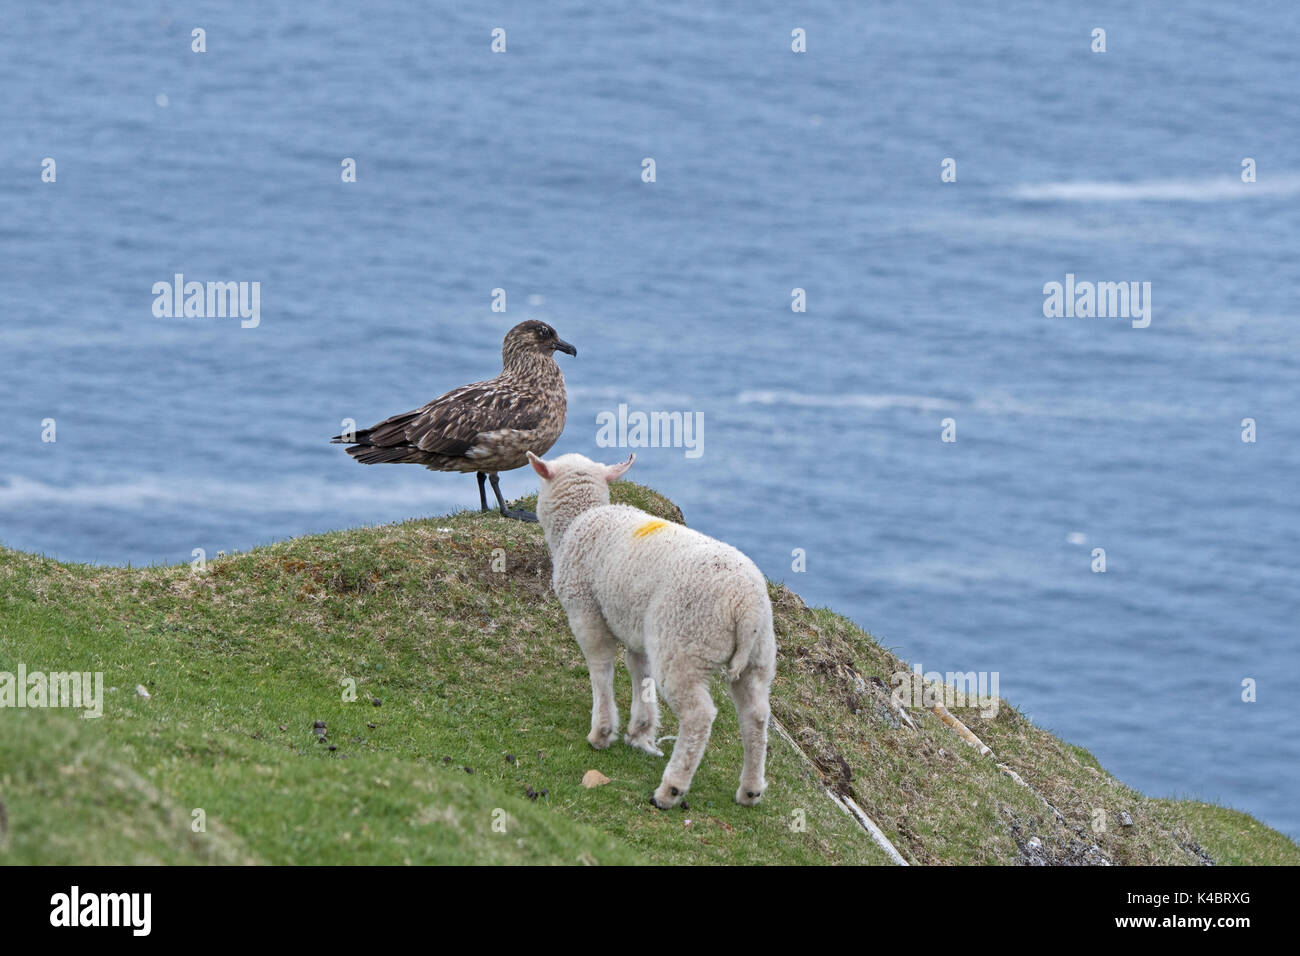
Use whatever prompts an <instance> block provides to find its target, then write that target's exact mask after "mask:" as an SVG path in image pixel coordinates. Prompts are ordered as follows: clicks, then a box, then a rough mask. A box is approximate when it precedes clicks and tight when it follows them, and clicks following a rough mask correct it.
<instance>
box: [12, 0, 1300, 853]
mask: <svg viewBox="0 0 1300 956" xmlns="http://www.w3.org/2000/svg"><path fill="white" fill-rule="evenodd" d="M971 6H972V5H965V4H955V3H954V4H939V5H937V6H936V5H934V4H909V3H886V4H869V5H868V4H864V5H847V4H840V3H832V2H822V0H815V2H811V3H805V4H800V5H798V7H797V9H795V10H794V11H792V12H783V11H781V10H774V9H768V10H763V11H756V10H754V9H752V7H751V5H746V4H740V3H728V4H715V5H710V8H708V9H706V8H704V6H703V5H699V4H688V3H676V2H671V3H665V4H657V5H653V6H652V7H636V8H631V7H630V8H627V9H622V8H620V9H614V8H608V7H605V6H603V5H597V4H591V3H580V2H567V3H566V2H557V3H552V4H545V5H536V4H524V3H485V4H477V5H465V6H455V5H442V4H438V5H421V6H418V8H417V5H412V4H398V3H379V2H372V3H365V4H351V3H339V2H322V3H317V4H312V5H310V6H302V5H297V7H296V8H283V7H273V6H271V5H263V4H258V5H252V4H250V5H247V8H246V9H243V10H229V9H227V8H226V5H209V4H202V3H200V4H192V5H182V4H169V3H143V4H136V5H112V6H110V5H101V4H92V3H89V2H87V3H47V4H22V5H17V6H15V7H14V8H12V9H10V10H8V11H7V13H6V30H5V31H4V32H3V34H0V89H3V91H4V96H3V97H0V118H2V120H3V122H2V124H0V130H3V135H0V276H3V290H4V298H5V305H6V311H7V315H6V320H5V321H4V322H3V323H0V352H2V354H3V356H4V361H3V373H0V413H3V416H4V420H5V422H6V425H7V430H8V439H7V441H6V442H5V443H4V444H3V446H0V541H2V542H3V543H4V544H5V545H7V546H9V547H13V548H21V549H27V550H32V551H40V552H44V553H47V554H51V555H55V556H58V557H60V558H64V559H70V560H79V561H102V562H131V563H133V564H149V563H157V562H167V563H174V562H180V561H187V560H189V558H190V555H191V552H192V550H193V549H194V548H197V547H202V548H204V549H206V551H207V552H208V553H209V554H213V553H215V552H216V551H217V550H220V549H246V548H249V547H252V546H254V545H257V544H260V543H264V542H268V541H272V540H276V539H280V538H284V537H287V536H291V535H297V534H303V533H306V532H312V531H321V530H326V529H333V528H340V527H348V526H355V525H361V524H375V523H380V522H386V521H393V520H399V519H402V518H406V517H410V516H415V515H428V514H436V513H441V512H445V511H448V510H451V509H455V508H460V507H469V506H474V505H475V504H476V503H477V495H476V492H475V488H474V482H473V479H472V478H470V477H465V476H458V475H435V474H431V473H429V472H427V471H424V470H422V469H419V468H415V467H402V466H394V467H376V468H370V469H364V468H362V467H360V466H358V465H356V464H355V463H353V462H352V461H350V460H348V459H347V458H346V456H345V455H344V454H343V452H342V450H341V449H340V448H338V447H337V446H331V445H329V444H327V443H326V442H325V439H326V438H327V437H328V436H330V435H332V434H335V433H337V432H338V431H339V430H340V427H341V422H342V421H343V419H345V418H349V417H350V418H354V419H355V420H356V422H357V423H358V424H360V425H366V424H369V423H371V422H373V421H377V420H379V419H381V418H383V417H386V416H387V415H390V414H393V413H395V412H399V411H403V410H405V409H407V408H410V407H414V406H416V405H418V404H421V403H423V402H425V401H427V400H428V399H430V398H433V397H434V396H436V395H438V394H440V393H441V392H442V391H444V390H446V389H448V388H450V387H452V386H455V385H459V384H461V383H463V382H467V381H471V380H474V379H479V378H486V377H490V376H491V375H493V374H495V372H496V370H497V368H498V363H499V350H500V339H501V336H502V334H503V333H504V331H505V330H506V329H507V328H508V327H509V326H510V325H512V324H514V323H515V322H518V321H522V320H523V319H525V318H541V319H544V320H546V321H548V322H551V323H552V324H554V326H555V327H556V329H557V330H558V331H559V333H560V334H561V335H562V336H563V337H564V338H566V339H568V340H569V341H571V342H573V343H575V344H576V345H577V347H578V349H579V356H578V358H576V359H569V358H568V357H567V356H559V359H560V361H561V364H562V365H563V367H564V369H565V373H566V375H567V377H568V382H569V388H570V407H569V413H570V414H569V426H568V429H567V431H566V434H565V435H564V437H563V438H562V439H561V440H560V443H559V444H558V445H557V447H556V451H557V452H565V451H577V452H582V453H585V454H588V455H591V456H592V457H598V458H604V459H606V460H613V459H614V458H615V457H616V456H617V457H618V458H622V457H625V455H626V451H624V450H621V449H608V448H601V447H598V446H597V444H596V434H597V427H596V416H597V415H598V414H599V413H601V412H602V411H612V410H615V409H617V407H618V405H619V404H620V403H625V404H627V405H628V407H629V409H632V410H645V411H653V410H663V411H674V410H676V411H685V412H692V413H693V412H702V413H703V416H704V421H705V429H704V434H703V438H704V443H703V454H702V455H701V456H700V457H698V458H688V457H687V456H686V454H685V451H684V449H681V448H658V449H655V448H651V449H639V450H638V461H637V465H636V467H635V470H634V472H633V475H632V477H635V478H637V479H638V480H640V481H643V482H646V483H648V484H651V485H653V486H655V487H656V488H659V489H660V490H662V491H664V492H665V493H667V494H668V495H670V496H671V497H672V498H673V499H674V500H675V501H677V502H678V503H679V504H680V505H681V506H682V508H683V510H684V512H685V514H686V516H687V519H688V520H689V521H690V523H691V524H692V525H693V526H695V527H697V528H700V529H701V530H703V531H705V532H707V533H709V534H713V535H715V536H718V537H721V538H723V539H725V540H727V541H729V542H732V543H734V544H736V545H737V546H739V547H741V548H742V549H743V550H745V551H746V552H747V553H749V554H750V555H751V556H752V557H753V558H754V559H755V560H756V561H757V562H758V564H759V565H760V566H761V567H762V568H763V570H764V571H765V572H766V573H767V574H768V575H769V576H771V577H774V578H777V579H784V580H786V581H787V583H789V584H790V585H791V586H792V587H793V588H794V589H795V590H797V591H799V592H800V593H802V594H803V595H804V597H805V598H806V599H807V600H809V601H810V602H812V603H818V604H828V605H830V606H832V607H834V608H835V609H837V610H839V611H841V612H844V613H847V614H849V615H850V616H851V617H853V618H854V619H855V620H856V621H858V622H859V623H860V624H862V625H863V626H864V627H866V628H868V629H869V630H870V631H872V632H873V633H874V634H875V635H876V636H877V638H878V639H880V640H881V641H882V642H883V643H885V644H887V645H889V646H891V647H893V648H895V649H896V650H897V651H898V652H899V653H900V654H901V655H902V656H903V657H904V658H906V659H908V660H911V661H917V662H921V663H922V664H923V665H924V666H925V668H926V669H927V670H939V671H950V670H952V671H968V670H977V671H979V670H985V671H996V672H998V674H999V676H1000V688H999V689H1000V691H1001V693H1002V694H1003V695H1004V696H1005V697H1007V698H1008V699H1010V700H1011V701H1012V702H1013V703H1015V704H1016V705H1018V706H1019V707H1021V708H1022V709H1024V710H1025V711H1026V712H1028V713H1029V714H1030V715H1031V716H1032V717H1033V718H1034V719H1035V720H1036V721H1037V722H1038V723H1040V724H1042V725H1044V726H1047V727H1049V728H1051V729H1053V730H1054V731H1056V732H1058V733H1060V734H1061V735H1062V736H1063V737H1065V738H1066V739H1067V740H1070V741H1072V742H1075V743H1078V744H1080V745H1082V746H1084V747H1087V748H1088V749H1090V750H1091V751H1093V752H1094V753H1095V754H1096V755H1097V756H1098V757H1099V758H1100V760H1101V761H1102V763H1103V764H1104V765H1105V766H1106V767H1107V768H1108V769H1109V770H1111V771H1112V772H1114V773H1116V774H1117V775H1118V776H1119V777H1121V778H1122V779H1123V780H1125V781H1126V782H1127V783H1129V784H1131V785H1133V786H1136V787H1138V788H1140V789H1142V790H1144V791H1145V792H1148V793H1151V794H1156V795H1169V796H1179V797H1198V798H1202V799H1208V800H1216V801H1222V802H1224V803H1227V804H1230V805H1232V806H1235V807H1238V808H1241V809H1243V810H1247V811H1249V812H1251V813H1253V814H1256V815H1258V816H1259V817H1260V818H1262V819H1263V820H1265V821H1267V822H1268V823H1270V824H1272V825H1273V826H1276V827H1278V828H1280V829H1282V830H1284V831H1286V832H1288V833H1290V834H1291V835H1292V836H1300V807H1298V806H1297V800H1296V797H1295V795H1296V793H1297V790H1300V743H1298V742H1297V736H1296V734H1295V733H1294V730H1293V729H1292V726H1293V717H1292V713H1291V708H1290V707H1289V706H1288V701H1289V698H1288V697H1287V696H1286V695H1287V693H1288V692H1290V691H1291V690H1293V689H1295V688H1296V687H1297V686H1300V651H1298V650H1297V646H1296V638H1297V632H1296V627H1297V619H1298V618H1300V583H1298V582H1297V574H1296V560H1295V555H1296V541H1297V537H1300V517H1298V516H1297V509H1296V507H1295V502H1294V494H1295V488H1296V474H1297V470H1298V466H1300V422H1298V421H1297V416H1296V408H1297V401H1298V400H1300V395H1297V371H1298V364H1300V363H1298V361H1297V354H1298V353H1297V345H1298V344H1300V329H1298V328H1297V324H1296V308H1295V304H1294V301H1295V279H1296V277H1297V266H1296V263H1297V260H1298V258H1300V216H1298V215H1297V213H1298V212H1300V136H1298V135H1297V132H1300V101H1298V100H1297V95H1296V94H1297V87H1296V77H1297V70H1296V66H1297V62H1296V60H1297V58H1296V53H1295V51H1296V50H1297V49H1300V8H1297V7H1296V6H1295V5H1294V4H1290V3H1260V4H1254V5H1252V6H1251V8H1250V11H1249V12H1248V13H1246V12H1243V11H1241V10H1240V9H1238V8H1235V7H1231V6H1224V5H1221V4H1214V3H1210V2H1204V0H1196V2H1183V3H1177V4H1172V3H1171V4H1150V5H1145V4H1144V5H1137V6H1138V8H1137V9H1133V8H1132V7H1133V6H1134V5H1129V4H1089V5H1088V7H1087V9H1086V11H1085V10H1084V9H1083V8H1082V5H1079V9H1073V10H1072V9H1070V8H1069V7H1068V6H1067V5H1063V4H1053V3H1007V4H998V5H988V7H987V8H983V9H971ZM196 27H200V28H203V29H204V30H205V31H206V45H207V51H206V52H205V53H201V54H199V53H194V52H192V51H191V31H192V30H193V29H194V28H196ZM497 27H500V28H503V29H504V30H505V31H506V44H507V46H506V51H505V52H504V53H493V52H492V50H491V42H492V36H491V34H492V30H493V29H494V28H497ZM1097 27H1101V28H1103V29H1105V30H1106V42H1107V49H1106V52H1105V53H1094V52H1092V51H1091V49H1090V47H1091V44H1092V39H1091V36H1092V31H1093V29H1094V28H1097ZM795 28H802V29H803V30H805V31H806V36H807V52H806V53H802V54H800V53H794V52H792V50H791V31H792V30H793V29H795ZM45 157H50V158H53V159H54V160H55V161H56V163H57V167H56V169H57V179H56V181H55V182H54V183H46V182H42V179H41V164H42V160H43V159H44V158H45ZM345 157H350V158H353V159H355V160H356V168H357V181H356V182H355V183H348V184H345V183H343V182H341V177H340V164H341V162H342V160H343V159H344V158H345ZM647 157H650V158H653V159H654V161H655V170H656V178H655V182H653V183H646V182H643V181H642V161H643V159H645V158H647ZM1247 157H1249V158H1252V159H1253V160H1255V163H1256V167H1257V181H1256V182H1255V183H1253V184H1246V183H1243V182H1242V181H1241V177H1240V172H1241V163H1242V160H1243V159H1244V158H1247ZM945 158H952V159H954V160H955V162H956V171H957V181H956V182H951V183H944V182H941V180H940V171H941V167H940V164H941V161H942V160H944V159H945ZM175 273H183V274H184V275H185V276H186V278H187V279H195V280H199V281H209V280H212V281H247V282H253V281H256V282H259V283H260V290H261V303H260V307H261V311H260V324H259V325H258V326H257V327H256V328H248V329H245V328H241V327H240V323H239V321H238V320H237V319H216V318H213V319H188V320H187V319H175V318H156V317H155V316H154V314H153V311H152V308H153V302H154V295H153V293H152V291H151V290H152V287H153V284H154V283H155V282H160V281H162V282H170V281H171V279H172V276H173V275H174V274H175ZM1067 273H1069V274H1073V275H1075V276H1076V277H1077V278H1078V279H1079V280H1091V281H1139V282H1150V283H1151V288H1152V298H1151V306H1152V312H1151V318H1152V321H1151V324H1150V326H1149V327H1148V328H1145V329H1135V328H1133V327H1132V326H1131V324H1130V322H1129V321H1127V320H1124V319H1118V318H1106V319H1095V318H1069V319H1067V318H1053V319H1049V318H1045V317H1044V314H1043V299H1044V296H1043V291H1042V290H1043V286H1044V284H1045V283H1048V282H1053V281H1056V282H1063V281H1064V280H1065V276H1066V274H1067ZM496 288H502V289H505V290H506V295H507V311H506V312H505V313H504V314H502V313H497V312H493V311H492V308H491V304H492V290H493V289H496ZM795 288H799V289H803V290H805V293H806V302H807V311H806V312H802V313H799V312H793V311H792V309H791V302H792V290H793V289H795ZM48 418H52V419H54V420H55V422H56V425H57V441H55V442H54V443H46V442H42V440H41V435H42V421H43V420H45V419H48ZM947 418H951V419H953V421H954V422H955V427H956V436H957V441H955V442H951V443H946V442H943V441H941V438H940V435H941V429H942V425H941V423H942V421H943V420H944V419H947ZM1245 418H1251V419H1254V420H1255V422H1256V427H1257V441H1256V442H1254V443H1245V442H1243V441H1242V440H1241V434H1242V424H1241V423H1242V420H1243V419H1245ZM503 485H504V488H505V491H506V493H507V495H510V496H514V495H519V494H523V493H526V492H528V491H529V490H531V489H532V488H534V487H535V481H534V480H533V479H532V478H531V477H530V474H528V473H525V472H514V473H511V474H508V475H505V476H503ZM1097 547H1101V548H1104V549H1105V552H1106V561H1107V569H1106V572H1105V573H1104V574H1102V573H1094V572H1093V571H1092V570H1091V565H1092V561H1093V559H1092V551H1093V549H1094V548H1097ZM795 549H803V550H804V552H805V553H806V562H807V563H806V570H805V571H802V572H798V571H794V570H793V569H792V552H793V551H794V550H795ZM1248 679H1251V680H1254V681H1255V682H1257V700H1256V702H1254V703H1244V702H1243V701H1242V699H1241V698H1242V684H1243V681H1245V680H1248Z"/></svg>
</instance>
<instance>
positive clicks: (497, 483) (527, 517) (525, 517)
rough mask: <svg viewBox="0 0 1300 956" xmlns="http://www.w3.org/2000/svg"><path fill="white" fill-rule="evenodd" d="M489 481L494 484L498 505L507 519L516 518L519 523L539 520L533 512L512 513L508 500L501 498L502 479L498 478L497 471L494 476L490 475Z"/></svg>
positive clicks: (517, 511)
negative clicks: (507, 503) (507, 504)
mask: <svg viewBox="0 0 1300 956" xmlns="http://www.w3.org/2000/svg"><path fill="white" fill-rule="evenodd" d="M488 481H490V482H492V490H493V491H494V492H496V496H497V504H498V505H500V506H501V513H502V514H503V515H505V516H506V517H507V518H515V519H517V520H519V521H536V520H537V515H535V514H533V513H532V512H531V511H525V510H524V509H523V508H519V509H517V510H515V511H511V510H510V509H509V508H507V507H506V499H505V498H503V497H501V479H500V478H498V477H497V473H496V472H495V471H494V472H492V474H490V475H488Z"/></svg>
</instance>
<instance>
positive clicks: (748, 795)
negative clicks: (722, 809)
mask: <svg viewBox="0 0 1300 956" xmlns="http://www.w3.org/2000/svg"><path fill="white" fill-rule="evenodd" d="M762 799H763V788H760V789H758V790H748V789H746V788H745V787H741V788H740V789H739V790H737V791H736V802H737V803H739V804H740V805H741V806H743V807H752V806H753V805H754V804H756V803H758V801H760V800H762Z"/></svg>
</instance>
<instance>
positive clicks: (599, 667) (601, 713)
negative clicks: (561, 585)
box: [569, 611, 618, 750]
mask: <svg viewBox="0 0 1300 956" xmlns="http://www.w3.org/2000/svg"><path fill="white" fill-rule="evenodd" d="M569 626H570V627H571V628H572V629H573V636H574V637H576V638H577V639H578V646H579V647H580V648H582V656H583V657H585V658H586V659H587V670H588V671H590V673H591V733H589V734H587V743H589V744H591V745H592V746H593V747H595V748H596V749H597V750H604V749H605V748H606V747H608V746H609V745H610V744H612V743H613V742H614V741H615V740H616V739H617V738H618V705H617V704H616V703H615V702H614V658H615V657H617V656H618V642H617V641H616V640H615V639H614V635H613V634H612V633H611V632H610V630H609V628H608V627H607V626H606V625H605V619H604V618H603V617H601V616H600V613H599V612H598V611H584V612H582V613H580V614H574V613H570V615H569Z"/></svg>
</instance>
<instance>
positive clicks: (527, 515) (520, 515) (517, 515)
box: [501, 508, 537, 524]
mask: <svg viewBox="0 0 1300 956" xmlns="http://www.w3.org/2000/svg"><path fill="white" fill-rule="evenodd" d="M501 514H502V515H504V516H505V517H507V518H514V519H515V520H516V521H531V522H533V523H534V524H536V523H537V515H536V514H534V513H533V512H531V511H525V510H524V509H523V508H515V509H513V510H511V509H507V510H505V511H503V512H501Z"/></svg>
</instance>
